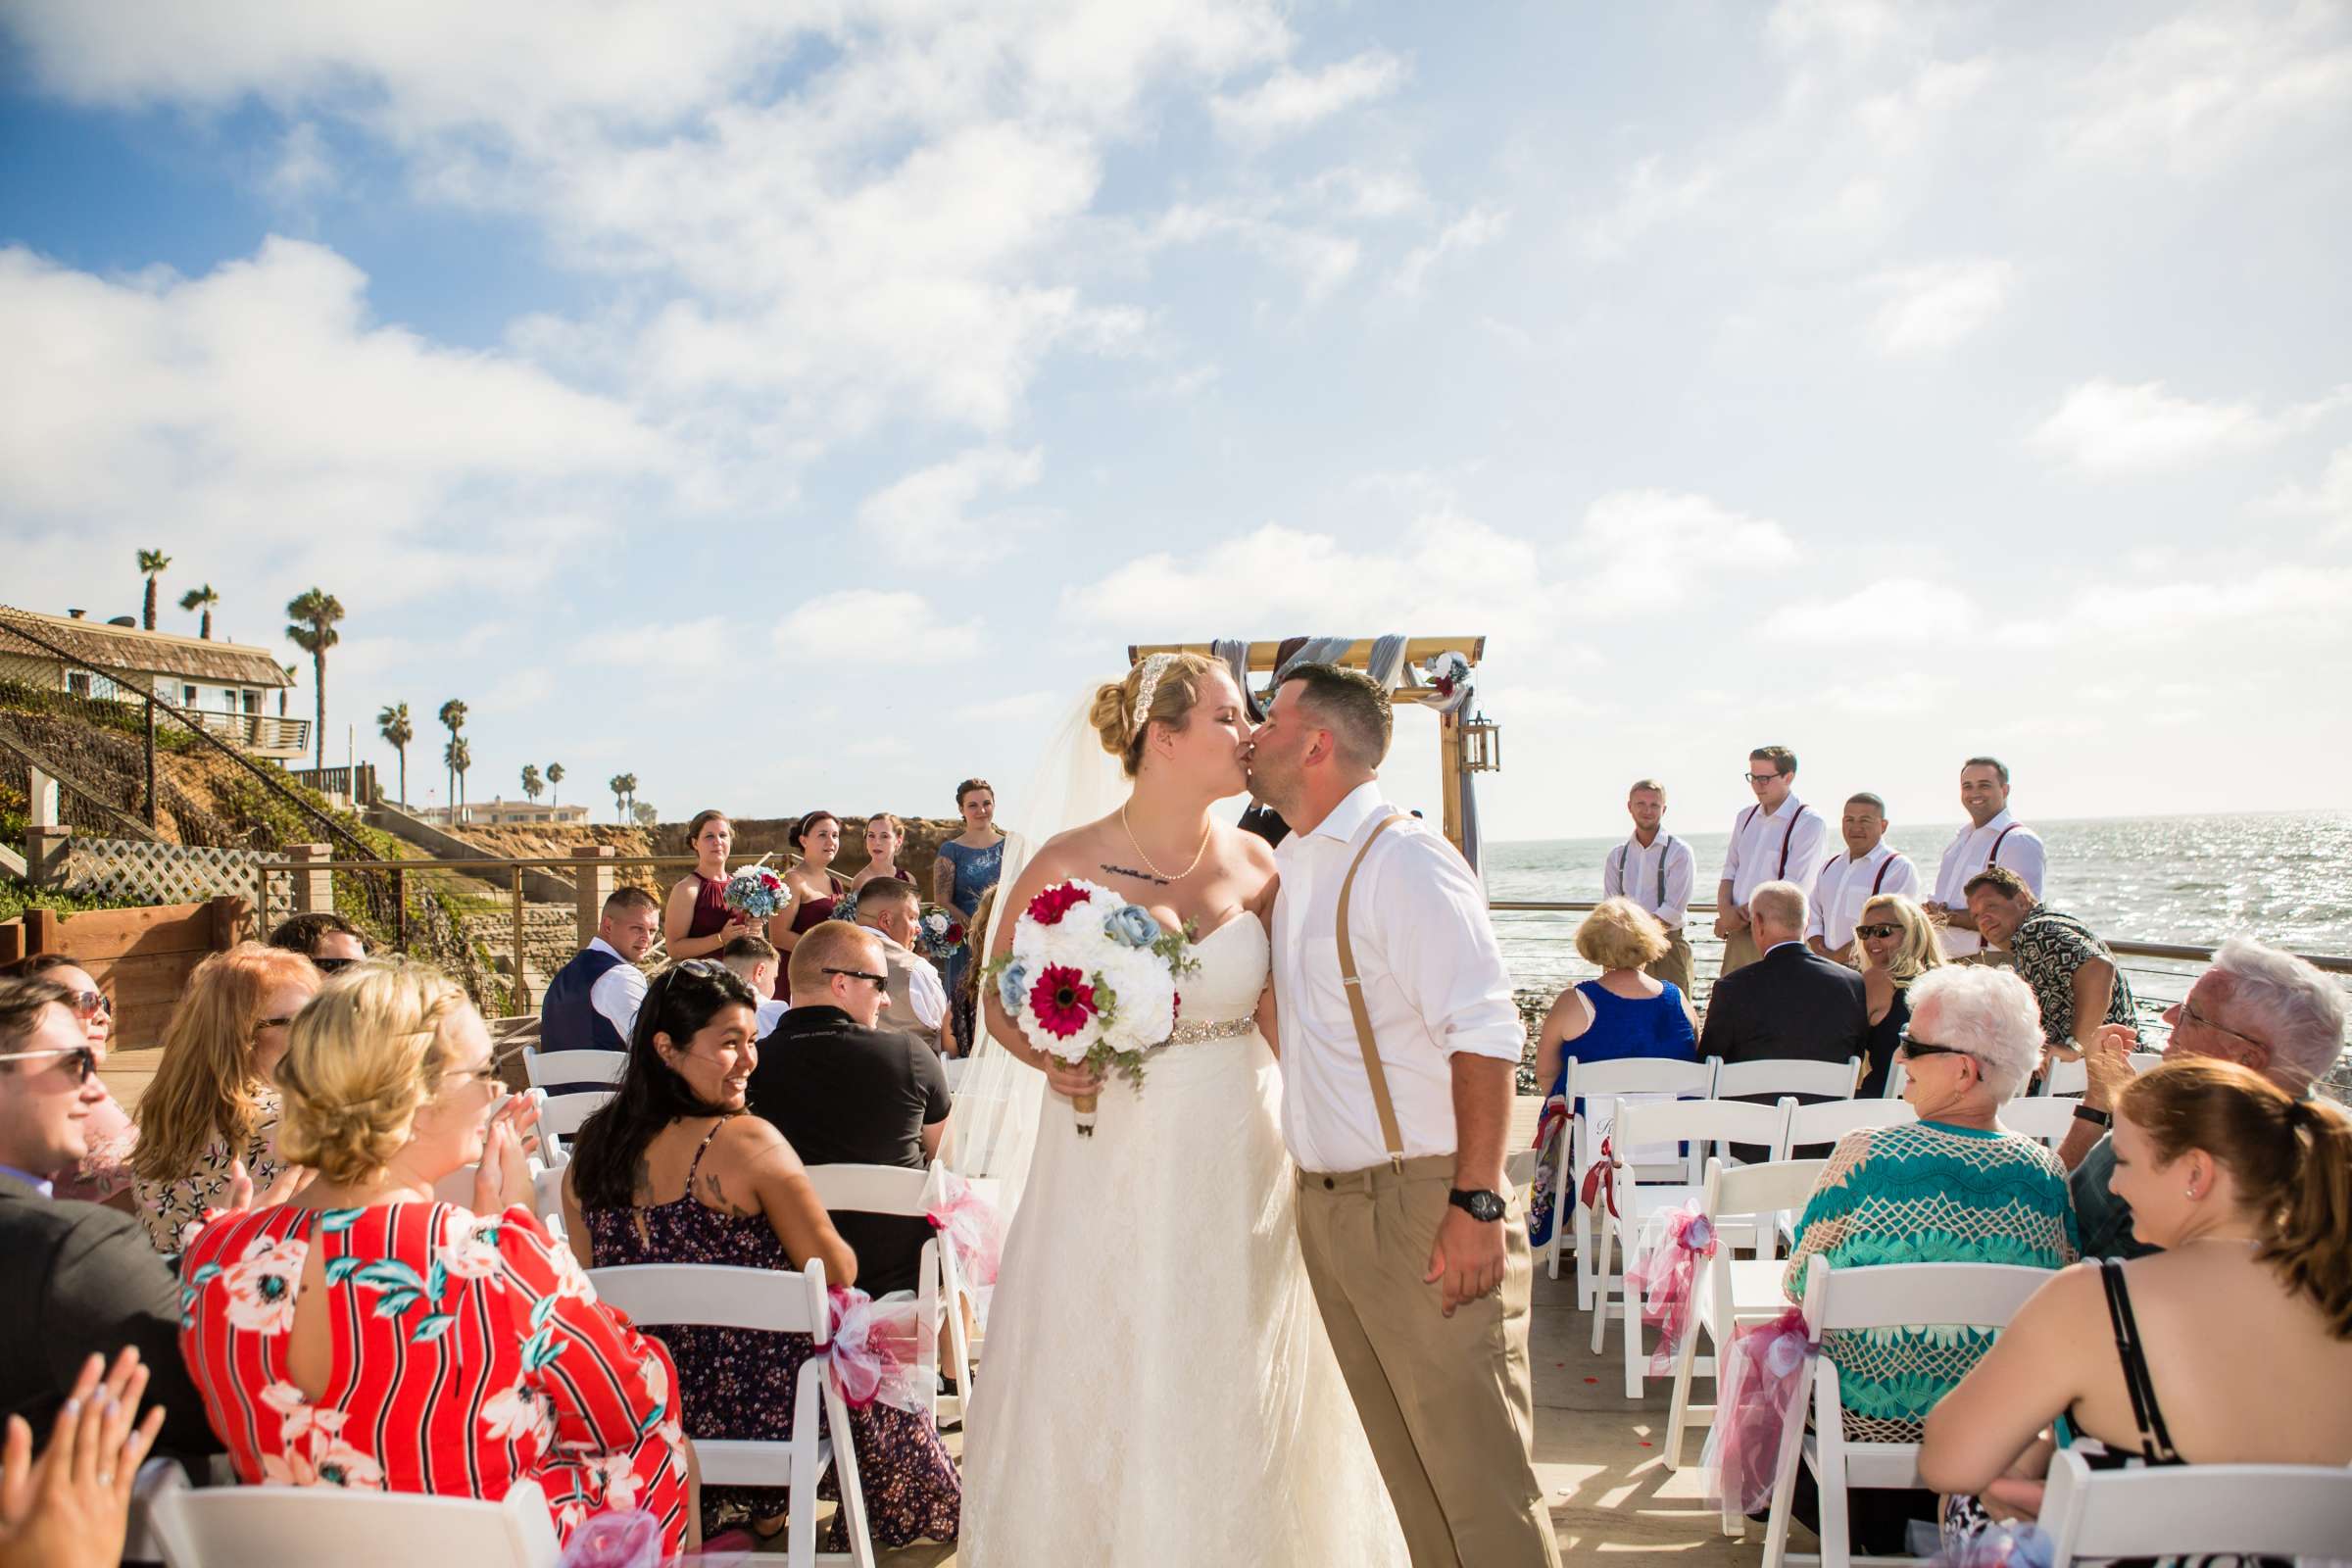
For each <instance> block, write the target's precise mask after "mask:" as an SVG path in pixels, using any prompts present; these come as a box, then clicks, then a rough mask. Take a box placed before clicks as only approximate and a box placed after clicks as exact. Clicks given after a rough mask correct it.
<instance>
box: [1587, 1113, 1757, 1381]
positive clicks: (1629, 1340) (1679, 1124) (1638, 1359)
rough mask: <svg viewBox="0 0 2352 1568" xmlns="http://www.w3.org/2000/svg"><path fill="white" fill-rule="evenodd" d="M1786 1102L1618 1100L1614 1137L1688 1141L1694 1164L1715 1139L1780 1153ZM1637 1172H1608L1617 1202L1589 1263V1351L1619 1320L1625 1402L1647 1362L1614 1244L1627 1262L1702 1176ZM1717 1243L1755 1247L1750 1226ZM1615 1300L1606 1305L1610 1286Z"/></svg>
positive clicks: (1626, 1141)
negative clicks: (1657, 1176)
mask: <svg viewBox="0 0 2352 1568" xmlns="http://www.w3.org/2000/svg"><path fill="white" fill-rule="evenodd" d="M1790 1103H1791V1102H1789V1101H1787V1100H1784V1101H1782V1102H1781V1103H1779V1104H1776V1105H1751V1104H1748V1103H1745V1102H1744V1101H1737V1100H1661V1101H1653V1102H1647V1103H1623V1102H1620V1103H1619V1104H1618V1107H1617V1115H1616V1138H1617V1140H1618V1141H1619V1142H1620V1143H1621V1144H1623V1145H1625V1146H1628V1147H1631V1146H1633V1145H1634V1144H1635V1143H1637V1142H1639V1143H1644V1144H1646V1143H1662V1142H1669V1141H1672V1142H1688V1143H1689V1144H1690V1145H1691V1163H1692V1164H1694V1165H1695V1164H1696V1163H1697V1162H1698V1161H1699V1160H1700V1159H1701V1158H1702V1157H1703V1153H1704V1150H1705V1148H1706V1145H1707V1144H1708V1143H1710V1142H1714V1141H1717V1140H1721V1141H1724V1142H1728V1143H1739V1144H1761V1145H1763V1146H1764V1147H1765V1148H1767V1149H1778V1148H1780V1147H1781V1138H1782V1135H1783V1133H1784V1132H1785V1131H1786V1129H1787V1128H1788V1125H1789V1105H1790ZM1640 1174H1641V1173H1640V1172H1639V1170H1637V1168H1636V1167H1634V1166H1632V1165H1629V1164H1624V1163H1620V1164H1618V1165H1617V1166H1616V1167H1615V1168H1614V1169H1613V1170H1611V1171H1610V1173H1609V1187H1610V1191H1611V1192H1612V1193H1614V1194H1615V1196H1616V1209H1617V1212H1616V1213H1615V1214H1614V1215H1612V1216H1610V1219H1609V1223H1608V1225H1607V1226H1606V1227H1604V1228H1603V1229H1602V1231H1601V1233H1600V1255H1599V1257H1598V1258H1597V1259H1596V1260H1595V1261H1594V1264H1593V1354H1595V1355H1597V1354H1599V1353H1600V1344H1601V1339H1602V1337H1603V1336H1604V1335H1605V1334H1606V1333H1607V1331H1608V1325H1609V1319H1610V1318H1611V1317H1612V1316H1622V1317H1623V1318H1624V1319H1625V1397H1627V1398H1629V1399H1639V1398H1640V1397H1642V1380H1643V1378H1644V1377H1645V1376H1647V1372H1648V1365H1649V1360H1648V1357H1647V1356H1645V1355H1643V1354H1642V1301H1641V1299H1640V1297H1639V1296H1638V1295H1636V1294H1635V1292H1634V1291H1632V1290H1631V1289H1630V1288H1628V1287H1627V1286H1626V1284H1625V1280H1624V1277H1623V1276H1622V1275H1621V1274H1617V1273H1615V1272H1613V1270H1612V1267H1611V1259H1610V1255H1609V1254H1610V1250H1611V1247H1612V1243H1614V1244H1615V1245H1616V1246H1618V1247H1621V1248H1622V1249H1623V1250H1624V1252H1625V1255H1626V1258H1627V1260H1628V1261H1629V1262H1630V1261H1631V1260H1632V1258H1633V1256H1634V1250H1635V1249H1636V1248H1638V1247H1639V1246H1640V1245H1641V1242H1642V1227H1643V1225H1644V1224H1646V1223H1647V1221H1648V1219H1649V1216H1650V1215H1652V1214H1654V1213H1656V1212H1658V1211H1659V1210H1660V1209H1666V1208H1678V1207H1680V1206H1681V1205H1683V1204H1684V1203H1687V1202H1689V1201H1691V1199H1692V1198H1694V1197H1696V1196H1697V1195H1698V1191H1699V1185H1700V1181H1701V1180H1703V1176H1701V1174H1700V1173H1699V1172H1696V1171H1686V1172H1680V1173H1678V1174H1683V1175H1685V1176H1686V1177H1687V1178H1689V1179H1686V1180H1684V1181H1681V1182H1664V1183H1652V1182H1642V1181H1639V1180H1637V1177H1638V1176H1639V1175H1640ZM1716 1234H1717V1237H1718V1239H1719V1241H1720V1242H1721V1244H1722V1245H1723V1246H1725V1247H1727V1248H1728V1247H1733V1246H1737V1245H1739V1244H1740V1242H1741V1241H1743V1240H1744V1241H1746V1242H1747V1243H1749V1245H1751V1246H1752V1245H1753V1244H1754V1242H1755V1239H1756V1236H1757V1232H1756V1231H1755V1230H1754V1229H1753V1228H1752V1227H1750V1226H1745V1225H1724V1226H1719V1227H1717V1232H1716ZM1612 1285H1614V1287H1615V1294H1616V1296H1617V1298H1618V1299H1617V1302H1616V1304H1615V1305H1614V1306H1612V1305H1611V1303H1610V1295H1611V1287H1612Z"/></svg>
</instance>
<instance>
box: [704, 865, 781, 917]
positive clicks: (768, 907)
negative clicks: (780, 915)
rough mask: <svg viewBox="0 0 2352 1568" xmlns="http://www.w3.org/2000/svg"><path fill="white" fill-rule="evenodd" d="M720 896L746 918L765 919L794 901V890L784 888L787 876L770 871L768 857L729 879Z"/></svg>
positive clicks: (726, 903)
mask: <svg viewBox="0 0 2352 1568" xmlns="http://www.w3.org/2000/svg"><path fill="white" fill-rule="evenodd" d="M718 897H719V902H720V903H722V904H724V905H725V906H726V907H728V908H730V909H732V910H734V911H735V912H736V913H737V914H740V915H742V916H744V917H745V918H746V919H749V920H764V919H766V918H767V917H768V916H769V915H771V914H773V913H775V912H776V911H777V910H778V909H780V908H782V907H784V906H785V905H786V904H788V903H790V902H791V901H792V890H791V889H790V888H788V887H786V886H785V885H784V876H783V873H782V872H780V871H771V870H769V869H768V868H767V858H766V857H765V856H761V857H760V862H759V863H758V864H757V865H747V866H745V867H744V868H743V869H742V870H740V871H738V872H736V873H735V874H734V875H733V876H731V877H729V878H727V885H726V886H725V887H724V888H721V889H720V890H719V895H718Z"/></svg>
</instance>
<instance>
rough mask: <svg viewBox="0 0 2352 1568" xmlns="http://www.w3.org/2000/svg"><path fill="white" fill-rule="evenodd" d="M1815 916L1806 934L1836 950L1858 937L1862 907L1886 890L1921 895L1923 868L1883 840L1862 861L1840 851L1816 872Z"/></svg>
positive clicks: (1808, 924) (1808, 923)
mask: <svg viewBox="0 0 2352 1568" xmlns="http://www.w3.org/2000/svg"><path fill="white" fill-rule="evenodd" d="M1815 874H1816V876H1817V878H1818V880H1817V881H1816V883H1815V887H1816V890H1817V891H1816V892H1815V894H1814V898H1813V915H1812V918H1811V920H1810V921H1808V922H1807V924H1806V926H1805V935H1807V936H1809V937H1819V938H1821V943H1822V946H1823V947H1826V948H1828V949H1829V950H1830V951H1831V952H1832V953H1835V952H1837V951H1838V949H1839V948H1842V947H1844V946H1845V945H1846V944H1847V943H1848V942H1851V941H1853V940H1854V927H1855V926H1856V925H1857V924H1858V923H1860V921H1861V919H1862V907H1863V906H1864V905H1866V904H1868V903H1869V902H1870V901H1871V900H1873V899H1875V898H1877V897H1878V896H1879V895H1880V894H1882V893H1900V894H1904V895H1906V896H1908V897H1910V898H1914V899H1916V898H1918V897H1919V867H1917V866H1915V865H1913V864H1912V863H1911V861H1910V858H1909V857H1907V856H1903V855H1898V854H1896V853H1895V851H1894V849H1893V847H1892V846H1890V845H1888V844H1887V843H1885V842H1884V841H1882V842H1881V843H1880V844H1879V846H1878V848H1876V849H1874V850H1872V851H1871V852H1870V853H1869V854H1868V855H1865V856H1864V857H1862V858H1860V859H1859V860H1857V859H1855V858H1853V857H1851V856H1849V855H1846V854H1844V853H1842V852H1840V853H1839V854H1838V855H1835V856H1832V857H1831V858H1830V860H1829V863H1827V864H1826V865H1824V866H1823V867H1822V868H1821V870H1820V871H1819V872H1817V873H1815Z"/></svg>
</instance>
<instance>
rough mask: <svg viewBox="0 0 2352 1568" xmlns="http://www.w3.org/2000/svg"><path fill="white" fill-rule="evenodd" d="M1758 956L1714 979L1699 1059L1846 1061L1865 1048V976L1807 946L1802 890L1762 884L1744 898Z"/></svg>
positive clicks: (1789, 885)
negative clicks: (1708, 1057) (1742, 966)
mask: <svg viewBox="0 0 2352 1568" xmlns="http://www.w3.org/2000/svg"><path fill="white" fill-rule="evenodd" d="M1748 914H1749V918H1750V920H1751V921H1752V922H1753V923H1754V927H1755V936H1756V946H1757V948H1758V949H1759V950H1760V951H1761V953H1762V955H1763V956H1762V957H1760V958H1759V959H1757V961H1756V962H1754V963H1753V964H1750V965H1749V966H1748V967H1746V968H1744V969H1740V970H1739V971H1738V972H1737V973H1733V974H1727V975H1724V976H1723V977H1722V978H1720V979H1718V980H1717V981H1716V982H1715V990H1714V992H1713V993H1712V994H1711V995H1710V996H1709V997H1708V998H1707V1026H1706V1031H1705V1032H1704V1033H1703V1034H1701V1035H1700V1036H1699V1041H1698V1054H1700V1055H1701V1056H1720V1057H1722V1058H1723V1059H1724V1060H1725V1061H1789V1060H1802V1061H1844V1060H1845V1059H1847V1058H1848V1057H1851V1056H1860V1055H1862V1054H1865V1052H1866V1051H1867V1050H1868V1049H1869V1039H1870V1014H1869V1009H1868V1006H1867V1005H1866V1004H1865V1002H1864V1000H1863V998H1864V993H1863V989H1862V977H1861V976H1860V975H1858V974H1856V973H1854V971H1853V970H1851V969H1848V968H1846V967H1845V966H1844V965H1843V964H1838V963H1832V962H1831V961H1830V960H1829V959H1827V958H1825V957H1823V956H1821V955H1820V954H1818V953H1815V952H1813V951H1811V950H1810V949H1808V948H1807V947H1806V946H1805V942H1804V936H1805V918H1806V909H1805V893H1804V890H1803V889H1802V888H1800V887H1797V886H1796V885H1795V884H1794V883H1790V882H1767V883H1765V884H1764V885H1763V886H1762V887H1759V888H1757V889H1756V891H1755V892H1754V893H1753V894H1751V895H1749V898H1748Z"/></svg>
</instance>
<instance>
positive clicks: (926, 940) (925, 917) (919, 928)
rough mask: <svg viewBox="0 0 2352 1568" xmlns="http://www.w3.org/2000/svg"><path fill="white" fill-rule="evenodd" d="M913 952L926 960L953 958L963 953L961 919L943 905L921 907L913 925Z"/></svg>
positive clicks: (952, 910)
mask: <svg viewBox="0 0 2352 1568" xmlns="http://www.w3.org/2000/svg"><path fill="white" fill-rule="evenodd" d="M914 951H915V952H916V953H919V954H921V955H922V956H924V957H926V958H953V957H954V956H956V955H957V954H958V953H961V952H962V951H963V917H962V916H961V915H959V914H957V913H956V911H955V910H954V909H951V908H949V907H947V906H946V905H944V904H926V905H924V906H923V914H922V918H921V919H919V920H917V921H916V922H915V924H914Z"/></svg>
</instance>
